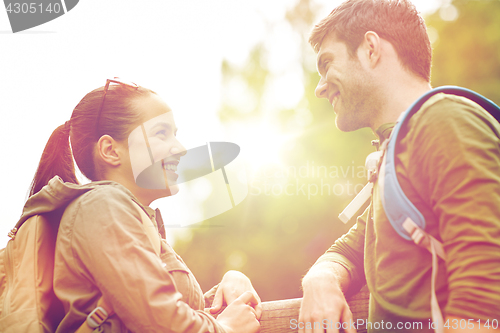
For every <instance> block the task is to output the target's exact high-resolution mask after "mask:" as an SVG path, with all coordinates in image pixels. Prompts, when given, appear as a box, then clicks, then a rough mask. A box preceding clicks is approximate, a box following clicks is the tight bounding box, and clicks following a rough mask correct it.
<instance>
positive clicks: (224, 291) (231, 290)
mask: <svg viewBox="0 0 500 333" xmlns="http://www.w3.org/2000/svg"><path fill="white" fill-rule="evenodd" d="M247 291H249V292H251V293H252V294H253V295H254V296H255V299H256V303H255V306H254V307H253V308H254V309H255V314H256V318H257V320H258V319H260V315H261V314H262V305H261V300H260V297H259V295H257V292H256V291H255V289H254V288H253V286H252V283H251V282H250V279H249V278H248V277H246V275H245V274H243V273H241V272H238V271H229V272H227V273H226V274H224V277H223V278H222V281H221V283H220V284H219V287H218V288H217V292H216V293H215V298H214V301H213V303H212V307H211V308H210V313H212V314H215V313H217V312H219V311H220V309H221V308H222V306H223V305H224V304H227V305H228V306H229V305H230V304H231V303H233V302H234V301H235V300H236V299H237V298H238V297H240V296H241V295H242V294H243V293H245V292H247Z"/></svg>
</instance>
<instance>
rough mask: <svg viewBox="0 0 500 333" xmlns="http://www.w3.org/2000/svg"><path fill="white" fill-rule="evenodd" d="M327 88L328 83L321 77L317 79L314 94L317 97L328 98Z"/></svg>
mask: <svg viewBox="0 0 500 333" xmlns="http://www.w3.org/2000/svg"><path fill="white" fill-rule="evenodd" d="M327 88H328V84H327V83H326V80H324V79H323V78H321V79H319V82H318V85H317V86H316V89H315V90H314V94H315V95H316V97H317V98H328V96H327Z"/></svg>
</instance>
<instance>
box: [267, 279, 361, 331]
mask: <svg viewBox="0 0 500 333" xmlns="http://www.w3.org/2000/svg"><path fill="white" fill-rule="evenodd" d="M369 296H370V293H369V292H368V290H367V289H366V287H365V288H363V289H361V291H360V292H359V293H357V294H356V295H354V296H352V297H351V298H349V299H348V300H347V303H348V304H349V307H350V309H351V312H352V315H353V318H354V319H353V320H354V321H355V322H356V321H357V320H358V319H363V320H364V321H365V322H366V321H367V318H368V301H369ZM301 302H302V298H294V299H286V300H280V301H271V302H262V310H263V311H262V316H261V318H260V333H291V332H298V329H297V328H296V327H298V318H299V310H300V303H301ZM341 332H343V331H342V330H341ZM357 332H358V333H366V330H363V329H361V328H360V327H358V331H357Z"/></svg>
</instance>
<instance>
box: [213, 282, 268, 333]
mask: <svg viewBox="0 0 500 333" xmlns="http://www.w3.org/2000/svg"><path fill="white" fill-rule="evenodd" d="M258 305H259V306H260V299H259V298H258V296H257V294H256V293H255V292H252V291H247V292H244V293H243V294H242V295H241V296H240V297H238V298H236V299H235V300H234V301H233V302H231V304H229V305H228V306H227V308H225V309H224V311H222V313H221V314H220V315H219V316H218V317H217V321H218V322H219V324H220V325H221V326H222V327H223V328H224V330H225V331H226V332H227V333H258V332H259V331H260V323H259V318H260V315H259V317H257V313H256V310H255V308H256V307H257V306H258Z"/></svg>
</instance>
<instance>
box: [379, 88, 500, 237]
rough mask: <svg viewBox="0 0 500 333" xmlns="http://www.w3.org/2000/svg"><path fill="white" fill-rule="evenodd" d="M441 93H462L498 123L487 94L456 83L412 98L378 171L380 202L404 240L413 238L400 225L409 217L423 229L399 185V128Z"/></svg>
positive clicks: (496, 111) (498, 113)
mask: <svg viewBox="0 0 500 333" xmlns="http://www.w3.org/2000/svg"><path fill="white" fill-rule="evenodd" d="M441 92H442V93H446V94H452V95H458V96H463V97H466V98H468V99H470V100H472V101H473V102H475V103H477V104H479V105H480V106H481V107H482V108H484V109H485V110H486V111H488V112H489V113H490V114H491V115H492V116H493V117H494V118H495V119H496V120H497V121H499V122H500V108H499V107H498V106H497V105H496V104H495V103H493V102H492V101H490V100H489V99H487V98H486V97H483V96H481V95H479V94H477V93H475V92H473V91H472V90H469V89H465V88H461V87H455V86H443V87H439V88H435V89H432V90H430V91H429V92H427V93H425V94H424V95H422V96H421V97H420V98H419V99H418V100H417V101H415V102H414V103H413V104H412V105H411V106H410V107H409V108H408V109H407V110H406V111H405V112H404V113H403V114H402V115H401V116H400V118H399V121H398V122H397V123H396V126H394V129H393V131H392V134H391V137H390V138H389V144H388V145H387V150H386V152H385V154H384V161H383V163H382V168H383V170H380V174H381V175H382V174H383V176H382V177H383V179H380V180H383V181H382V182H380V180H379V183H383V184H381V185H382V186H380V190H381V196H380V197H381V199H382V205H383V207H384V211H385V213H386V215H387V218H388V219H389V221H390V223H391V225H392V226H393V228H394V230H396V232H397V233H398V234H399V235H400V236H401V237H403V238H404V239H406V240H412V238H411V235H410V234H409V233H408V231H407V230H406V229H405V228H404V226H403V223H404V222H405V221H406V219H407V218H410V219H411V220H412V221H413V222H414V224H415V225H416V226H418V227H419V228H420V229H422V230H425V219H424V217H423V215H422V213H420V211H419V210H418V209H417V208H416V207H415V206H414V205H413V203H412V202H411V201H410V200H409V199H408V198H407V197H406V195H405V194H404V192H403V190H402V188H401V186H400V185H399V182H398V178H397V175H396V167H395V163H394V155H395V150H396V144H397V142H398V140H399V134H400V133H401V129H402V128H404V127H405V126H406V125H407V122H408V120H409V119H410V118H411V116H412V115H414V114H415V113H416V112H417V111H418V110H420V108H421V107H422V105H423V104H424V103H425V102H426V101H427V100H428V99H429V98H430V97H432V96H433V95H435V94H437V93H441Z"/></svg>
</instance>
